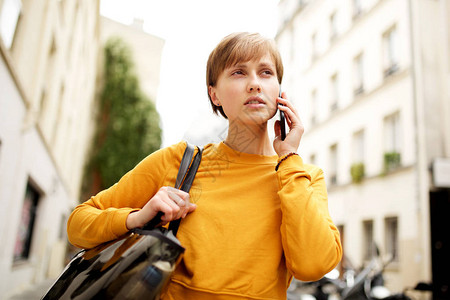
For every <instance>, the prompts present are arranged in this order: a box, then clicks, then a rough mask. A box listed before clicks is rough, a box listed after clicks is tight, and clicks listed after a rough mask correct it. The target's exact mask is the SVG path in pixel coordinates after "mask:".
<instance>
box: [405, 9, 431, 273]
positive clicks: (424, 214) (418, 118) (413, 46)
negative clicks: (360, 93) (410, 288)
mask: <svg viewBox="0 0 450 300" xmlns="http://www.w3.org/2000/svg"><path fill="white" fill-rule="evenodd" d="M420 1H421V0H408V9H409V11H408V13H409V29H410V30H409V31H410V37H409V38H410V50H411V83H412V95H413V96H412V103H411V104H412V107H413V114H414V140H415V156H416V161H415V163H414V174H415V175H414V176H415V182H416V184H415V186H416V193H415V194H416V197H415V198H416V199H415V202H414V204H415V212H416V217H417V221H418V222H417V224H418V235H417V239H418V241H419V243H418V245H417V248H416V254H415V262H416V263H417V264H418V266H419V268H418V270H419V280H425V281H429V280H431V245H430V243H431V241H430V219H429V201H428V200H429V195H428V193H429V191H428V185H427V182H428V179H429V178H428V168H427V158H426V143H425V142H426V141H425V128H424V124H425V122H424V114H423V109H421V108H424V105H423V103H424V92H423V79H422V76H423V73H422V71H423V68H422V60H421V56H420V53H421V48H420V30H419V28H418V27H419V24H421V22H420V19H419V11H420V10H419V7H418V6H419V4H420V3H419V2H420Z"/></svg>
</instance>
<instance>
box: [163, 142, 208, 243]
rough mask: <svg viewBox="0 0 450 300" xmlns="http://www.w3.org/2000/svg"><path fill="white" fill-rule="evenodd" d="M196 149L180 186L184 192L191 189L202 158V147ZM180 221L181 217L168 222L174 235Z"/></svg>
mask: <svg viewBox="0 0 450 300" xmlns="http://www.w3.org/2000/svg"><path fill="white" fill-rule="evenodd" d="M197 149H198V152H197V154H196V155H195V157H194V160H193V161H192V164H191V167H190V168H189V171H188V173H187V175H186V178H185V180H184V182H183V185H182V186H181V188H180V190H182V191H185V192H186V193H189V190H190V189H191V186H192V182H193V181H194V178H195V175H196V174H197V170H198V167H199V166H200V162H201V160H202V154H203V149H202V148H200V147H197ZM180 222H181V219H178V220H175V221H172V222H170V224H169V230H171V231H172V232H173V234H174V235H175V236H176V235H177V232H178V228H179V227H180Z"/></svg>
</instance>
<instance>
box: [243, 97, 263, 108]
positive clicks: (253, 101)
mask: <svg viewBox="0 0 450 300" xmlns="http://www.w3.org/2000/svg"><path fill="white" fill-rule="evenodd" d="M265 104H266V102H265V101H264V100H263V99H262V98H260V97H250V98H248V99H247V101H246V102H245V103H244V105H245V106H248V107H251V108H259V107H263V106H264V105H265Z"/></svg>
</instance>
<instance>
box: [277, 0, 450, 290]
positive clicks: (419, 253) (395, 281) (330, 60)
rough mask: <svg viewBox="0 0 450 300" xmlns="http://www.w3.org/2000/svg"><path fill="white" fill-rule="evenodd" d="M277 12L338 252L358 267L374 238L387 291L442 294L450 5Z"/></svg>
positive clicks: (337, 4) (299, 7) (305, 147)
mask: <svg viewBox="0 0 450 300" xmlns="http://www.w3.org/2000/svg"><path fill="white" fill-rule="evenodd" d="M279 12H280V28H279V32H278V34H277V37H276V40H277V43H278V45H279V48H280V50H281V51H282V56H283V60H284V64H285V68H286V70H285V76H284V82H283V90H285V91H286V92H287V93H288V95H289V96H290V98H291V99H292V101H293V102H294V103H295V105H296V106H297V108H298V110H299V112H300V114H301V117H302V120H303V123H304V125H305V128H306V131H305V134H304V136H303V138H302V142H301V145H300V149H299V151H300V153H301V155H302V156H303V157H304V159H305V160H306V161H307V162H312V163H315V164H317V165H319V166H320V167H322V168H323V169H324V171H325V176H326V180H327V185H328V192H329V208H330V212H331V214H332V217H333V219H334V221H335V223H336V224H337V225H339V228H340V230H341V234H342V239H343V244H344V252H345V255H346V257H347V258H348V259H349V260H351V261H352V263H353V264H354V265H356V266H361V265H363V264H364V263H365V262H367V261H368V260H369V259H370V257H371V255H372V253H371V245H373V244H374V243H376V244H377V245H378V247H379V248H380V250H381V253H382V254H383V255H385V256H388V255H390V256H392V257H393V262H392V263H390V264H389V265H388V267H387V269H386V272H385V277H386V282H387V285H388V287H390V288H391V289H392V290H394V291H401V290H402V289H403V288H405V287H409V286H413V285H415V284H416V283H417V282H418V281H428V282H429V281H431V280H433V281H434V282H435V287H436V289H441V290H442V291H444V290H445V289H447V293H448V290H449V289H448V282H450V279H449V275H448V267H450V266H449V264H450V262H449V258H448V253H449V237H448V236H449V235H448V232H447V231H448V228H449V225H450V224H449V221H445V220H448V218H449V217H448V215H449V214H450V207H449V202H450V201H449V199H450V192H449V187H450V182H449V181H450V168H449V159H450V123H449V122H450V94H449V91H450V90H449V88H450V66H449V63H450V62H449V57H450V51H449V49H450V36H449V25H450V23H449V19H450V18H449V17H450V5H449V3H448V1H446V0H440V1H428V0H342V1H334V0H310V1H294V0H281V1H280V2H279ZM352 170H353V174H352ZM444 228H446V229H444ZM430 232H431V233H432V234H431V235H430ZM437 266H440V267H437ZM443 266H447V268H445V267H443ZM440 270H441V271H440ZM444 270H445V271H444ZM445 272H446V273H447V274H445ZM442 293H444V292H442ZM442 295H443V294H442ZM447 296H448V294H447Z"/></svg>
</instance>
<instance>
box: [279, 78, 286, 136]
mask: <svg viewBox="0 0 450 300" xmlns="http://www.w3.org/2000/svg"><path fill="white" fill-rule="evenodd" d="M278 97H280V98H281V86H280V93H279V95H278ZM281 105H282V104H281ZM279 111H280V129H281V140H282V141H284V139H285V138H286V118H285V116H284V112H283V111H282V110H279Z"/></svg>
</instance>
